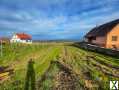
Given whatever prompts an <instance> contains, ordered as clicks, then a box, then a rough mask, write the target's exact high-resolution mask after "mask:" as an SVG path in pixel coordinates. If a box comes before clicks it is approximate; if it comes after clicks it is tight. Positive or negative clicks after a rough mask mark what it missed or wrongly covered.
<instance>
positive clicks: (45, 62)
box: [35, 46, 61, 78]
mask: <svg viewBox="0 0 119 90" xmlns="http://www.w3.org/2000/svg"><path fill="white" fill-rule="evenodd" d="M60 50H61V49H60V47H57V46H55V47H53V48H51V50H50V51H49V52H48V53H47V54H46V56H45V57H43V58H42V60H41V58H40V59H39V63H37V64H36V65H35V69H36V74H37V75H36V77H37V78H39V77H40V76H41V75H42V74H43V73H44V72H45V71H46V70H47V68H48V67H49V65H50V62H51V61H53V60H55V59H56V57H57V56H58V55H59V53H60Z"/></svg>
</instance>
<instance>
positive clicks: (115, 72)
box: [0, 43, 119, 90]
mask: <svg viewBox="0 0 119 90" xmlns="http://www.w3.org/2000/svg"><path fill="white" fill-rule="evenodd" d="M31 58H32V60H33V61H34V71H35V77H36V89H37V90H87V89H89V90H109V81H111V80H115V81H116V80H118V81H119V59H117V58H114V57H110V56H106V55H102V54H98V53H94V52H90V51H85V50H82V49H80V48H77V47H74V46H69V45H68V44H64V43H38V44H32V45H17V44H14V45H6V46H4V47H3V56H2V57H0V66H9V67H10V68H12V69H13V70H14V73H13V74H12V75H10V78H9V79H7V80H5V81H4V82H1V84H0V90H24V86H25V81H26V73H27V69H28V68H27V64H28V61H29V60H30V59H31ZM62 78H63V79H62ZM69 88H70V89H69Z"/></svg>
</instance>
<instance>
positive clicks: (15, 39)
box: [10, 35, 32, 44]
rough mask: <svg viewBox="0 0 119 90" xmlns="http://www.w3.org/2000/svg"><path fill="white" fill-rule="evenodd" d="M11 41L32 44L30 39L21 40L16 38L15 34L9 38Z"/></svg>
mask: <svg viewBox="0 0 119 90" xmlns="http://www.w3.org/2000/svg"><path fill="white" fill-rule="evenodd" d="M10 42H11V43H26V44H32V40H21V39H20V38H18V36H17V35H13V37H12V39H11V40H10Z"/></svg>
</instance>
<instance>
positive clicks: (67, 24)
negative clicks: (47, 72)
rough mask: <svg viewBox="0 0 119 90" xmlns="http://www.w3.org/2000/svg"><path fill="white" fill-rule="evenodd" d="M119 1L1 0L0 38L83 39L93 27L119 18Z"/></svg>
mask: <svg viewBox="0 0 119 90" xmlns="http://www.w3.org/2000/svg"><path fill="white" fill-rule="evenodd" d="M118 3H119V0H100V1H97V0H82V1H80V0H50V1H49V0H0V36H10V35H12V34H13V33H14V32H25V33H29V34H31V35H32V36H33V39H39V40H53V39H55V40H56V39H68V40H80V39H81V38H82V37H83V35H85V34H86V33H87V32H88V31H89V30H90V29H91V28H93V27H95V26H96V25H101V24H103V23H105V22H108V21H111V20H114V19H118V18H119V11H118V9H119V6H118Z"/></svg>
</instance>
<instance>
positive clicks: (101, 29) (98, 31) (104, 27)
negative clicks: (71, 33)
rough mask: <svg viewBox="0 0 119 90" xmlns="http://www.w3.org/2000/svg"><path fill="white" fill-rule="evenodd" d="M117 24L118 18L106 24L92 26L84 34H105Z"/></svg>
mask: <svg viewBox="0 0 119 90" xmlns="http://www.w3.org/2000/svg"><path fill="white" fill-rule="evenodd" d="M117 24H119V19H117V20H114V21H111V22H108V23H106V24H103V25H100V26H99V27H95V28H93V29H92V30H91V31H90V32H88V33H87V34H86V36H85V37H92V36H105V35H106V34H107V33H108V32H110V31H111V30H112V29H113V28H114V27H115V26H116V25H117Z"/></svg>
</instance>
